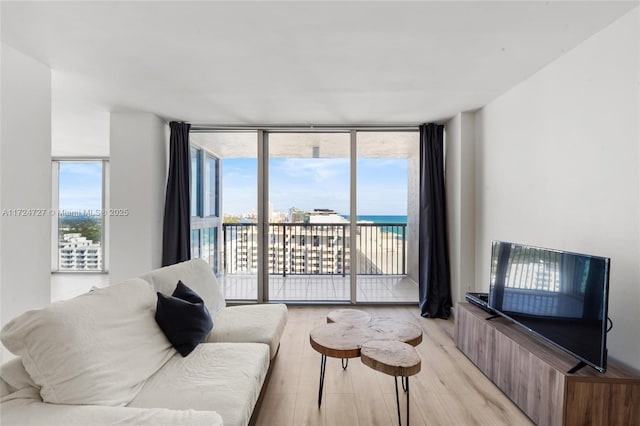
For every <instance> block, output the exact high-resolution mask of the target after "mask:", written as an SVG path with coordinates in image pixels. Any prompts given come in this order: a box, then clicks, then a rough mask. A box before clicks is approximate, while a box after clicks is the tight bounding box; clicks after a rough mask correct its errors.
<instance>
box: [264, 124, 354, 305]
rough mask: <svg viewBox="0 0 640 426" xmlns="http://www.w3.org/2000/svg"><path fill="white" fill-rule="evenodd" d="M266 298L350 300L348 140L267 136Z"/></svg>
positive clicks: (343, 135)
mask: <svg viewBox="0 0 640 426" xmlns="http://www.w3.org/2000/svg"><path fill="white" fill-rule="evenodd" d="M268 150H269V164H268V175H269V206H268V207H269V208H268V211H269V218H268V222H269V232H268V238H269V244H268V247H269V254H268V256H269V257H268V270H269V275H268V276H269V299H270V300H278V301H332V302H336V301H349V300H350V294H351V292H350V241H349V239H350V226H349V219H348V218H349V214H350V188H351V185H350V134H349V133H346V132H336V133H286V132H271V133H269V134H268Z"/></svg>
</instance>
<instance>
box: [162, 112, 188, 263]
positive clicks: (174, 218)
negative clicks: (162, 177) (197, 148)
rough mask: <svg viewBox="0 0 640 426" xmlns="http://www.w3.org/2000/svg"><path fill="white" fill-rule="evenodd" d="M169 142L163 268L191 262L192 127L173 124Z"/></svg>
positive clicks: (163, 230) (177, 123)
mask: <svg viewBox="0 0 640 426" xmlns="http://www.w3.org/2000/svg"><path fill="white" fill-rule="evenodd" d="M169 126H170V127H171V136H170V139H169V145H170V146H169V152H170V153H169V175H168V177H167V191H166V198H165V204H164V223H163V228H162V266H168V265H173V264H174V263H179V262H183V261H185V260H189V259H190V258H191V252H190V246H191V211H190V209H191V193H190V188H189V179H190V177H191V157H190V152H189V130H190V129H191V124H188V123H180V122H176V121H172V122H171V123H170V124H169Z"/></svg>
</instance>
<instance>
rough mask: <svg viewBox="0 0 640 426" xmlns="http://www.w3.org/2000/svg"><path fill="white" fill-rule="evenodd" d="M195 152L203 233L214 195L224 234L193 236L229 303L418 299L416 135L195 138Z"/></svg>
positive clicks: (207, 132) (207, 133)
mask: <svg viewBox="0 0 640 426" xmlns="http://www.w3.org/2000/svg"><path fill="white" fill-rule="evenodd" d="M191 142H192V180H191V183H192V193H193V194H194V195H196V197H195V198H194V197H192V212H193V218H192V225H193V224H194V223H197V222H198V221H201V220H202V219H203V218H204V217H206V215H205V214H204V213H203V212H204V211H205V210H206V208H207V207H206V206H205V203H206V201H205V200H206V198H207V196H208V197H209V200H208V203H209V204H210V205H215V206H216V208H217V210H216V213H215V214H216V215H217V216H216V218H217V220H218V222H216V223H217V224H218V226H217V227H215V229H216V232H217V234H216V235H207V233H206V232H204V233H203V231H202V229H203V228H204V227H193V226H192V229H193V231H192V255H193V256H194V257H203V258H205V259H207V261H209V263H210V264H211V265H212V268H214V270H215V271H216V274H217V275H218V277H219V280H220V281H221V283H222V284H223V288H224V293H225V297H226V298H227V299H229V300H259V301H267V300H271V301H316V302H318V301H325V302H351V303H371V302H373V303H378V302H396V303H397V302H416V301H417V297H418V296H417V284H416V281H417V280H416V277H417V270H415V271H414V270H413V269H417V268H416V267H415V265H416V262H410V261H409V258H410V257H411V256H412V255H413V256H415V252H416V251H417V240H415V241H413V242H412V241H411V235H412V234H415V229H417V201H416V200H417V184H418V182H417V177H416V176H415V174H416V173H417V167H416V166H415V164H414V163H415V162H416V161H417V158H418V132H417V130H413V129H408V130H402V131H389V130H386V129H383V130H380V131H378V130H376V131H372V130H356V129H346V128H345V129H331V130H328V131H327V130H324V131H323V130H316V131H308V130H289V129H273V130H268V131H267V130H251V131H248V130H244V129H233V130H224V129H197V128H196V129H193V130H192V133H191ZM207 158H215V159H217V163H216V166H215V167H216V168H217V170H218V172H217V175H216V176H217V179H218V183H217V192H211V191H209V192H207V190H206V186H207V184H206V181H207V180H211V179H212V177H211V176H210V174H208V173H207V171H206V169H205V168H206V163H207V161H206V159H207ZM212 161H213V160H212ZM213 167H214V166H213V163H212V164H211V166H210V167H209V169H208V170H209V172H211V170H213ZM205 193H206V194H208V195H207V196H204V195H203V196H202V197H200V198H198V197H197V194H205ZM220 221H221V222H220ZM205 238H209V240H207V242H205V240H204V239H205ZM211 241H214V244H218V245H217V246H215V247H219V248H220V249H219V250H218V249H217V248H215V247H214V249H212V250H210V251H208V252H206V253H203V247H206V246H208V245H212V244H211ZM414 246H415V247H414ZM412 253H413V254H412ZM216 265H217V266H216ZM412 265H413V266H412Z"/></svg>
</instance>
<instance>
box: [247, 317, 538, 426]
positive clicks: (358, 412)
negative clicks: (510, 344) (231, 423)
mask: <svg viewBox="0 0 640 426" xmlns="http://www.w3.org/2000/svg"><path fill="white" fill-rule="evenodd" d="M342 307H344V306H342ZM333 309H335V308H334V307H330V306H326V307H295V306H293V307H289V319H288V323H287V327H286V329H285V332H284V335H283V338H282V341H281V345H280V351H279V353H278V355H277V357H276V359H275V360H274V363H273V365H272V371H271V377H270V379H269V383H268V386H267V388H266V392H265V394H264V399H263V401H262V404H261V406H260V407H259V409H258V411H257V417H256V425H258V426H266V425H268V426H302V425H323V426H340V425H345V426H358V425H359V426H373V425H385V426H386V425H396V424H397V423H398V418H397V412H396V401H395V387H394V379H393V377H391V376H387V375H384V374H382V373H379V372H376V371H374V370H372V369H370V368H369V367H367V366H365V365H363V364H362V362H361V361H360V359H359V358H354V359H351V360H350V361H349V366H348V368H347V369H346V370H343V369H342V368H341V366H340V360H339V359H334V358H328V359H327V369H326V375H325V384H324V396H323V399H322V407H321V408H320V409H318V379H319V374H320V354H319V353H317V352H316V351H314V350H313V349H312V348H311V346H310V344H309V332H310V331H311V329H312V328H313V327H315V326H316V325H318V324H322V323H324V322H325V321H326V320H325V318H326V315H327V313H328V312H330V311H331V310H333ZM358 309H362V310H365V311H368V312H371V313H372V314H373V315H375V316H377V317H383V318H394V319H402V320H407V321H411V322H412V323H414V324H416V325H418V326H419V327H421V328H422V330H423V333H424V335H423V341H422V343H421V344H420V345H419V346H418V347H417V348H416V349H417V351H418V353H419V354H420V357H421V359H422V370H421V371H420V373H418V374H417V375H415V376H412V377H411V379H410V394H411V407H410V411H411V425H414V426H418V425H429V426H431V425H452V426H453V425H455V426H466V425H491V426H499V425H509V426H513V425H531V424H532V423H531V422H530V421H529V419H528V418H527V417H526V416H525V415H524V414H523V413H522V412H521V411H520V410H519V409H518V407H516V406H515V405H514V404H513V403H512V402H511V401H510V400H509V398H507V397H506V396H505V395H504V394H503V393H502V392H501V391H500V390H499V389H498V388H497V387H496V386H495V385H494V384H493V383H491V382H490V381H489V380H488V379H487V378H486V377H485V376H484V375H483V374H482V373H481V372H480V371H479V370H478V369H477V368H476V367H475V366H474V365H473V364H471V362H470V361H469V360H468V359H467V358H466V357H465V356H464V355H463V354H462V353H461V352H460V351H458V349H456V347H455V344H454V342H453V329H454V322H453V320H452V319H450V320H448V321H444V320H433V319H425V318H421V317H420V315H419V312H418V309H417V307H413V306H412V307H359V308H358ZM403 398H404V394H403V393H402V391H401V395H400V405H401V409H402V418H403V424H406V420H405V418H404V416H405V414H406V411H405V410H406V405H405V400H404V399H403Z"/></svg>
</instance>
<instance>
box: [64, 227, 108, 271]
mask: <svg viewBox="0 0 640 426" xmlns="http://www.w3.org/2000/svg"><path fill="white" fill-rule="evenodd" d="M58 253H59V258H58V267H59V270H60V271H102V247H101V246H100V243H94V242H93V241H91V240H87V239H86V238H85V237H83V236H82V234H79V233H69V234H62V239H61V240H60V242H59V243H58Z"/></svg>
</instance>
